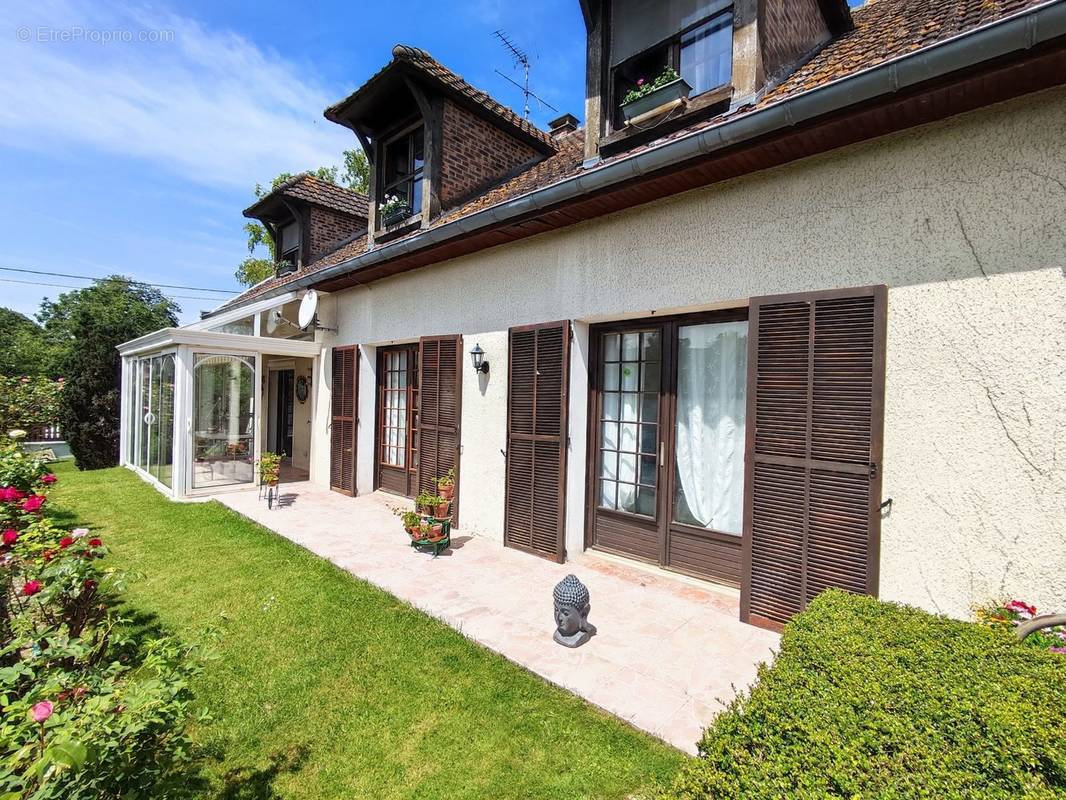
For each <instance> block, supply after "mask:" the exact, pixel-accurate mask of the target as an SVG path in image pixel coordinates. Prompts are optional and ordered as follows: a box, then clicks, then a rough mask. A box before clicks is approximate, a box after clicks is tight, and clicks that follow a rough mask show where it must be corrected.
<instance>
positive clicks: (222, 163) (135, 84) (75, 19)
mask: <svg viewBox="0 0 1066 800" xmlns="http://www.w3.org/2000/svg"><path fill="white" fill-rule="evenodd" d="M854 4H856V3H854V2H853V5H854ZM3 6H4V7H3V8H0V75H2V76H3V78H2V79H0V171H2V174H3V175H4V176H5V178H6V179H7V191H4V192H2V193H0V267H9V268H10V267H19V268H27V269H37V270H47V271H53V272H63V273H71V274H76V275H84V276H99V275H105V274H110V273H115V272H118V273H122V274H127V275H131V276H134V277H136V278H138V279H140V280H145V281H150V282H158V283H169V284H181V285H187V286H196V287H209V288H218V289H236V288H238V287H237V284H236V282H235V281H234V279H233V269H234V267H235V265H236V264H237V263H238V262H239V261H240V260H241V259H242V258H244V257H245V254H246V250H245V246H244V233H243V231H242V226H243V224H244V222H245V220H244V218H243V217H242V216H241V209H243V208H244V207H245V206H247V205H249V204H250V202H251V200H252V199H253V194H252V189H253V187H254V185H255V183H256V182H257V181H258V182H260V183H266V182H268V181H269V180H270V179H271V178H272V177H273V176H274V175H276V174H277V173H279V172H282V171H287V172H298V171H300V170H303V169H308V168H314V167H318V166H322V165H331V164H337V163H339V161H340V157H341V152H342V151H343V150H344V149H346V148H351V147H354V146H355V144H356V143H355V137H354V136H353V135H352V134H351V133H350V132H349V131H347V130H345V129H343V128H341V127H339V126H336V125H333V124H332V123H329V122H327V121H326V120H325V119H324V118H323V117H322V110H323V109H324V108H325V107H326V106H327V105H329V104H330V103H332V102H334V101H336V100H338V99H340V98H342V97H344V96H345V95H346V94H348V93H349V92H350V91H352V90H353V89H354V88H356V87H357V86H358V85H359V84H360V83H362V81H364V80H365V79H366V78H367V77H369V76H370V75H371V74H373V73H374V72H375V71H376V70H378V69H379V68H381V67H382V66H383V65H384V64H385V63H386V62H387V61H388V60H389V57H390V49H391V48H392V46H393V45H394V44H396V43H397V42H403V43H405V44H412V45H416V46H419V47H422V48H424V49H426V50H428V51H429V52H430V53H432V54H433V55H434V56H435V57H436V58H437V59H438V60H440V61H442V62H443V63H444V64H446V65H447V66H449V67H451V68H452V69H454V70H455V71H457V72H459V73H460V74H461V75H463V77H465V78H466V79H467V80H468V81H470V82H471V83H473V84H474V85H475V86H478V87H480V88H482V89H484V90H486V91H488V92H490V93H491V94H493V95H494V96H495V97H496V98H497V99H498V100H500V101H501V102H502V103H504V104H506V105H509V106H511V107H512V108H515V109H517V110H519V111H520V110H521V105H522V97H521V93H520V92H519V91H518V90H516V89H515V88H514V87H512V86H511V85H510V84H509V83H507V82H506V81H505V80H504V79H503V78H501V77H499V76H498V75H496V74H495V72H494V69H500V70H502V71H504V72H508V73H510V74H512V75H513V76H514V77H515V78H518V77H519V74H518V73H517V72H511V70H512V63H511V61H510V59H509V57H508V56H507V54H506V53H505V52H504V51H503V50H502V48H501V47H500V45H499V43H498V42H497V41H496V40H495V39H494V38H493V36H492V32H493V31H495V30H496V29H497V28H503V29H505V30H506V31H507V32H508V33H509V34H510V35H511V37H512V38H513V39H514V40H515V41H516V42H517V43H518V44H519V45H520V46H521V47H523V48H524V49H526V50H527V52H529V53H530V55H531V56H532V57H533V75H532V83H533V87H534V89H535V90H536V91H537V93H538V94H540V95H541V96H542V97H543V98H544V99H545V100H547V101H548V102H550V103H551V104H552V105H554V106H556V107H557V108H558V109H560V111H569V112H571V113H573V114H575V115H576V116H578V117H581V116H582V114H583V73H584V54H583V51H584V26H583V24H582V21H581V13H580V9H579V6H578V3H577V0H542V2H537V3H520V2H514V0H455V1H454V2H448V3H442V2H428V1H426V2H412V1H411V0H409V1H408V2H407V3H404V4H402V5H401V4H398V3H390V2H351V0H348V1H347V2H341V0H311V1H310V2H308V0H304V2H269V0H256V2H251V0H233V1H232V2H224V3H219V2H217V0H192V1H191V2H182V3H177V2H172V3H140V2H138V3H120V2H112V1H111V0H91V1H90V0H38V2H35V3H32V4H31V3H5V4H3ZM15 6H21V7H15ZM108 37H110V38H111V40H110V41H108V40H107V39H108ZM130 37H132V38H133V41H129V40H128V39H129V38H130ZM123 39H126V40H123ZM140 39H145V41H140ZM553 116H555V114H554V112H552V111H550V110H548V109H538V108H536V107H534V109H533V118H534V121H535V122H537V123H538V124H541V125H544V123H545V122H546V121H547V120H548V119H550V118H551V117H553ZM0 278H7V279H11V278H14V279H16V280H28V281H32V282H33V284H32V285H25V284H16V283H9V282H4V281H0V305H3V306H8V307H10V308H14V309H16V310H18V311H21V312H23V313H25V314H28V315H32V314H33V313H34V312H35V311H36V310H37V308H38V306H39V304H40V301H41V299H42V298H43V297H55V296H56V295H57V294H59V293H61V292H63V291H67V289H64V288H60V287H51V286H44V285H42V284H43V283H62V284H69V285H77V286H83V285H87V284H86V283H85V282H84V281H80V280H75V279H69V278H53V277H40V276H33V275H27V274H21V275H20V274H17V273H13V272H4V271H0ZM171 291H172V292H173V294H175V295H185V296H189V297H196V298H206V297H208V296H210V297H218V298H222V297H225V296H226V295H208V294H206V293H203V292H196V291H181V290H171ZM178 302H179V303H180V304H181V305H182V309H183V313H182V320H183V322H188V321H192V320H193V319H195V318H196V317H197V316H198V312H199V310H200V309H207V308H211V307H213V306H214V305H216V304H217V303H216V302H215V301H213V300H209V299H186V298H185V297H182V298H179V299H178Z"/></svg>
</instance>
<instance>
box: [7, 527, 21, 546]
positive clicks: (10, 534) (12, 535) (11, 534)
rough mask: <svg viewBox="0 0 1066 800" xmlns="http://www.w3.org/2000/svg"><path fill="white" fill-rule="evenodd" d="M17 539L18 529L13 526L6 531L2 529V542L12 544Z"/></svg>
mask: <svg viewBox="0 0 1066 800" xmlns="http://www.w3.org/2000/svg"><path fill="white" fill-rule="evenodd" d="M18 540H19V534H18V531H16V530H14V529H13V528H8V529H7V530H6V531H4V544H6V545H13V544H14V543H15V542H17V541H18Z"/></svg>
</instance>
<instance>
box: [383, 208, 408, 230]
mask: <svg viewBox="0 0 1066 800" xmlns="http://www.w3.org/2000/svg"><path fill="white" fill-rule="evenodd" d="M412 213H413V212H412V211H411V207H410V206H408V205H403V206H399V207H398V208H390V209H388V210H387V211H384V212H383V213H382V215H381V224H382V226H383V227H386V228H391V227H393V226H394V225H399V224H401V223H403V222H406V221H407V220H408V218H409V217H410V216H411V215H412Z"/></svg>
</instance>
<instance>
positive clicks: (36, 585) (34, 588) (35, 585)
mask: <svg viewBox="0 0 1066 800" xmlns="http://www.w3.org/2000/svg"><path fill="white" fill-rule="evenodd" d="M39 591H41V582H40V581H26V582H25V583H24V584H23V585H22V593H23V594H24V595H26V597H33V596H34V595H35V594H37V592H39Z"/></svg>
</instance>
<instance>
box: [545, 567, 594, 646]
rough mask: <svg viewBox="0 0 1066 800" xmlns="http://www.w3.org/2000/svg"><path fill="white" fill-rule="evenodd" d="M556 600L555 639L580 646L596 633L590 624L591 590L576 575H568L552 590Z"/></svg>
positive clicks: (565, 644) (562, 643) (565, 643)
mask: <svg viewBox="0 0 1066 800" xmlns="http://www.w3.org/2000/svg"><path fill="white" fill-rule="evenodd" d="M552 599H553V600H554V601H555V636H554V637H553V638H554V639H555V641H557V642H558V643H559V644H561V645H564V646H565V647H579V646H580V645H583V644H584V643H585V642H587V641H588V640H589V638H590V637H591V636H592V635H593V634H594V633H596V628H595V627H594V626H592V625H591V624H589V621H588V617H589V610H590V609H591V604H590V603H589V590H588V588H587V587H586V586H585V584H583V583H582V582H581V581H579V580H578V579H577V576H576V575H567V576H566V577H565V578H563V579H562V580H561V581H559V583H558V584H556V586H555V590H554V591H553V592H552Z"/></svg>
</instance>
